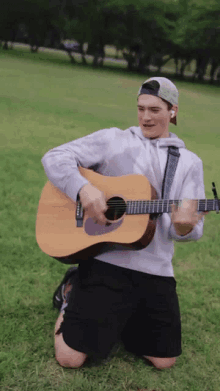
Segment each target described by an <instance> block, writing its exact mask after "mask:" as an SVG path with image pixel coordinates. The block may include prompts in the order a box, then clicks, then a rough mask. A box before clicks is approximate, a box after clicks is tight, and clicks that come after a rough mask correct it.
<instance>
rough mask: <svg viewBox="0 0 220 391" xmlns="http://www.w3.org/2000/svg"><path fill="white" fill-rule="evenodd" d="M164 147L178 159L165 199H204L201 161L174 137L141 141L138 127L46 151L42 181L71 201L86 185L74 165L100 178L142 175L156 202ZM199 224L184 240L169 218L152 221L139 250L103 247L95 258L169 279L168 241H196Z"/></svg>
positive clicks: (114, 130) (170, 249) (200, 229)
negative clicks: (174, 150)
mask: <svg viewBox="0 0 220 391" xmlns="http://www.w3.org/2000/svg"><path fill="white" fill-rule="evenodd" d="M168 146H176V147H178V148H179V152H180V158H179V161H178V166H177V169H176V173H175V177H174V180H173V184H172V186H171V191H170V197H169V198H170V199H173V200H174V199H180V200H181V199H183V198H190V199H199V198H200V199H204V198H205V190H204V181H203V165H202V160H201V159H200V158H199V157H198V156H197V155H196V154H194V153H193V152H191V151H189V150H187V149H186V147H185V144H184V142H183V141H182V140H181V139H179V138H178V137H177V136H176V135H175V134H174V133H169V137H167V138H158V139H154V140H150V139H148V138H145V137H144V136H143V134H142V131H141V129H140V127H136V126H132V127H130V128H128V129H126V130H124V131H123V130H121V129H118V128H110V129H103V130H99V131H97V132H94V133H92V134H90V135H88V136H85V137H82V138H80V139H77V140H74V141H71V142H68V143H66V144H63V145H61V146H59V147H57V148H53V149H52V150H50V151H49V152H47V153H46V154H45V155H44V157H43V159H42V164H43V166H44V169H45V172H46V175H47V177H48V179H49V180H50V181H51V182H52V183H53V184H54V185H55V186H56V187H58V188H59V189H60V190H61V191H63V192H64V193H66V194H67V195H68V196H69V197H70V198H72V199H73V200H74V201H76V198H77V194H78V192H79V190H80V189H81V188H82V186H84V185H85V184H87V183H88V180H87V179H86V178H84V177H83V176H82V175H81V174H80V173H79V170H78V168H77V167H78V166H82V167H85V168H90V169H93V170H94V171H96V172H98V173H100V174H103V175H106V176H120V175H126V174H142V175H145V176H146V177H147V178H148V180H149V181H150V183H151V184H152V186H153V187H154V188H155V189H156V191H157V194H158V196H159V198H161V189H162V180H163V176H164V170H165V165H166V161H167V152H168ZM203 223H204V219H202V220H200V221H199V222H198V224H197V225H196V226H195V227H194V228H193V230H192V231H191V232H190V233H189V234H187V235H185V236H179V235H177V234H176V232H175V229H174V227H173V224H172V223H171V218H170V214H167V213H164V214H162V216H160V217H159V218H158V219H157V226H156V231H155V235H154V238H153V240H152V242H151V243H150V244H149V245H148V246H147V247H146V248H144V249H142V250H129V249H126V248H124V247H123V246H122V245H118V244H115V245H112V244H111V245H106V247H105V250H104V251H102V253H101V254H99V255H97V256H96V258H97V259H99V260H100V261H104V262H107V263H111V264H114V265H117V266H120V267H125V268H128V269H133V270H138V271H141V272H144V273H149V274H155V275H159V276H173V275H174V273H173V267H172V257H173V253H174V244H173V240H177V241H189V240H198V239H200V238H201V237H202V234H203Z"/></svg>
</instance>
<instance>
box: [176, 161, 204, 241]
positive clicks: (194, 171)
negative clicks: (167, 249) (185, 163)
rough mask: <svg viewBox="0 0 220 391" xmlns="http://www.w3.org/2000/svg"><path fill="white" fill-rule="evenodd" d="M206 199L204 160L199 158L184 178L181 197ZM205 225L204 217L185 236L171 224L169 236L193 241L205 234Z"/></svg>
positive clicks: (177, 239)
mask: <svg viewBox="0 0 220 391" xmlns="http://www.w3.org/2000/svg"><path fill="white" fill-rule="evenodd" d="M184 198H188V199H204V198H205V188H204V180H203V164H202V160H201V159H199V161H197V162H196V163H194V164H193V165H192V166H191V168H190V169H189V171H188V173H187V176H186V178H185V179H184V182H183V185H182V190H181V194H180V199H181V200H183V199H184ZM203 225H204V217H203V218H202V219H201V220H200V221H199V222H198V223H197V224H196V226H195V227H194V228H193V229H192V231H191V232H190V233H188V234H187V235H184V236H180V235H177V234H176V231H175V228H174V225H173V224H171V226H170V230H169V238H170V239H173V240H176V241H182V242H184V241H191V240H198V239H200V238H201V237H202V235H203Z"/></svg>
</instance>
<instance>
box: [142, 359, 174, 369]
mask: <svg viewBox="0 0 220 391" xmlns="http://www.w3.org/2000/svg"><path fill="white" fill-rule="evenodd" d="M144 358H146V359H147V360H149V361H150V362H151V363H152V364H153V365H154V366H155V367H156V368H157V369H167V368H171V367H172V366H173V365H174V364H175V362H176V357H165V358H161V357H151V356H144Z"/></svg>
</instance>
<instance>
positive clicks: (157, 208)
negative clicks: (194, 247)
mask: <svg viewBox="0 0 220 391" xmlns="http://www.w3.org/2000/svg"><path fill="white" fill-rule="evenodd" d="M196 201H197V211H198V212H209V211H214V210H217V207H218V206H219V208H220V205H218V204H217V202H219V201H218V200H217V199H205V200H196ZM181 202H182V201H181V200H162V199H161V200H154V201H145V200H136V201H127V206H126V213H127V214H128V215H134V214H151V213H170V212H171V205H173V204H174V205H177V206H178V205H180V204H181ZM219 204H220V202H219Z"/></svg>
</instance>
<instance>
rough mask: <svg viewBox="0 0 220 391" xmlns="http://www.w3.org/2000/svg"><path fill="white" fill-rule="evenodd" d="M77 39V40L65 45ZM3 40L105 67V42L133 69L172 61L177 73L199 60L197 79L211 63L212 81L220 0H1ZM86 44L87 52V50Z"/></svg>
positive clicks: (219, 56) (219, 42) (219, 61)
mask: <svg viewBox="0 0 220 391" xmlns="http://www.w3.org/2000/svg"><path fill="white" fill-rule="evenodd" d="M67 39H68V40H72V39H74V40H75V41H76V42H77V43H76V44H69V45H68V44H65V43H64V42H65V40H67ZM0 41H1V42H2V46H3V48H4V49H8V47H9V42H12V43H13V42H25V43H28V44H29V45H30V49H31V51H32V52H36V51H37V50H38V48H39V47H41V46H44V47H51V48H57V49H63V50H66V51H67V53H68V54H69V57H70V60H71V62H72V63H74V62H75V58H74V52H78V53H80V54H81V59H82V62H83V63H84V64H86V62H87V60H86V55H87V54H90V55H92V56H93V66H96V67H97V66H103V60H104V58H105V47H106V45H113V46H114V47H115V48H116V49H117V50H121V51H122V53H123V57H124V59H125V60H126V62H127V67H128V69H129V70H135V71H138V72H141V73H144V72H147V71H148V69H149V66H150V65H154V66H156V67H157V69H158V71H159V72H160V70H161V68H162V67H163V66H164V65H165V64H166V62H168V61H169V60H170V59H173V60H174V62H175V65H176V75H179V76H181V77H184V72H185V70H186V66H187V65H188V64H190V62H191V61H192V60H195V61H196V71H195V73H194V75H193V78H194V79H199V80H203V78H204V76H205V74H206V71H207V67H208V65H210V66H211V67H210V69H211V70H210V82H213V81H214V77H216V78H220V71H218V70H219V67H220V50H219V48H220V1H219V0H209V2H207V1H206V0H156V1H155V0H1V4H0ZM85 43H87V50H85Z"/></svg>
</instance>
